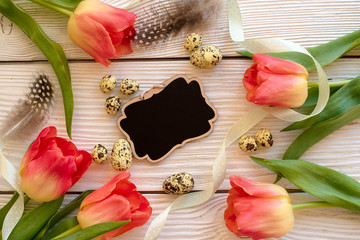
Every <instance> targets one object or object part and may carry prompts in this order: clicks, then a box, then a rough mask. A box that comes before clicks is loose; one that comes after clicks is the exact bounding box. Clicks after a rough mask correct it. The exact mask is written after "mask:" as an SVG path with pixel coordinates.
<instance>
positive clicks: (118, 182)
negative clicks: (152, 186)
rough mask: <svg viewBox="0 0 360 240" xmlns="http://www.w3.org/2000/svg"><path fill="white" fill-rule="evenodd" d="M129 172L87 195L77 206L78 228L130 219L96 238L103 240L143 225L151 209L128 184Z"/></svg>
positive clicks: (132, 185) (131, 185)
mask: <svg viewBox="0 0 360 240" xmlns="http://www.w3.org/2000/svg"><path fill="white" fill-rule="evenodd" d="M129 177H130V173H128V172H122V173H120V174H119V175H117V176H115V177H114V178H113V179H111V180H110V181H109V182H108V183H106V184H105V185H104V186H103V187H101V188H99V189H98V190H96V191H94V192H92V193H91V194H90V195H89V196H87V197H86V198H85V199H84V200H83V202H82V203H81V206H80V212H79V214H78V215H77V219H78V221H79V224H80V226H81V228H86V227H89V226H92V225H94V224H98V223H103V222H112V221H125V220H130V222H129V223H127V224H125V225H124V226H122V227H120V228H118V229H116V230H114V231H111V232H107V233H105V234H103V235H101V236H100V237H98V238H96V239H101V240H107V239H111V238H113V237H116V236H119V235H120V234H123V233H124V232H126V231H129V230H131V229H133V228H134V227H138V226H142V225H144V224H145V223H146V222H147V221H148V220H149V218H150V216H151V212H152V209H151V207H150V205H149V202H148V201H147V199H146V198H145V197H144V196H143V195H142V194H141V193H139V192H138V191H137V190H136V186H135V185H134V184H133V183H131V182H129V181H128V179H129Z"/></svg>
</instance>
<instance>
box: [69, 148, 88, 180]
mask: <svg viewBox="0 0 360 240" xmlns="http://www.w3.org/2000/svg"><path fill="white" fill-rule="evenodd" d="M91 163H92V156H91V154H90V153H88V152H86V151H83V150H80V151H78V152H77V153H76V155H75V164H76V172H75V173H74V174H73V176H72V184H73V185H74V184H75V183H76V182H77V181H78V180H79V179H80V178H81V177H82V175H84V173H85V172H86V170H87V169H88V167H89V166H90V164H91Z"/></svg>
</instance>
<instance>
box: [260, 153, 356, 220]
mask: <svg viewBox="0 0 360 240" xmlns="http://www.w3.org/2000/svg"><path fill="white" fill-rule="evenodd" d="M259 161H263V164H267V165H269V166H270V168H269V169H275V170H276V171H277V172H280V173H281V174H282V175H283V176H284V177H285V178H286V179H288V180H289V181H290V182H291V183H293V184H294V185H296V186H297V187H298V188H300V189H302V190H303V191H305V192H307V193H309V194H311V195H313V196H315V197H317V198H319V199H322V200H324V201H326V202H328V203H330V204H333V205H336V206H338V207H342V208H346V209H349V210H351V211H354V212H357V213H360V183H359V182H358V181H356V180H354V179H352V178H351V177H349V176H347V175H345V174H343V173H340V172H338V171H335V170H333V169H330V168H327V167H322V166H319V165H317V164H314V163H310V162H307V161H302V160H268V159H259V158H258V159H257V162H259Z"/></svg>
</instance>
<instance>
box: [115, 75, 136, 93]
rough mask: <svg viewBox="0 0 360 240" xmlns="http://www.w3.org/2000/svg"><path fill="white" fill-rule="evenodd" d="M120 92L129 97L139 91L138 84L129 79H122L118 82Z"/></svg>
mask: <svg viewBox="0 0 360 240" xmlns="http://www.w3.org/2000/svg"><path fill="white" fill-rule="evenodd" d="M119 88H120V92H121V93H122V94H125V95H131V94H134V93H136V92H137V91H139V84H138V83H137V82H136V81H134V80H131V79H124V80H122V81H121V82H120V87H119Z"/></svg>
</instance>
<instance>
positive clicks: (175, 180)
mask: <svg viewBox="0 0 360 240" xmlns="http://www.w3.org/2000/svg"><path fill="white" fill-rule="evenodd" d="M193 188H194V178H193V176H191V174H190V173H187V172H181V173H176V174H173V175H171V176H170V177H168V178H167V179H166V180H165V181H164V183H163V190H164V192H165V193H168V194H174V195H180V194H184V193H188V192H190V191H191V190H192V189H193Z"/></svg>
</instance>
